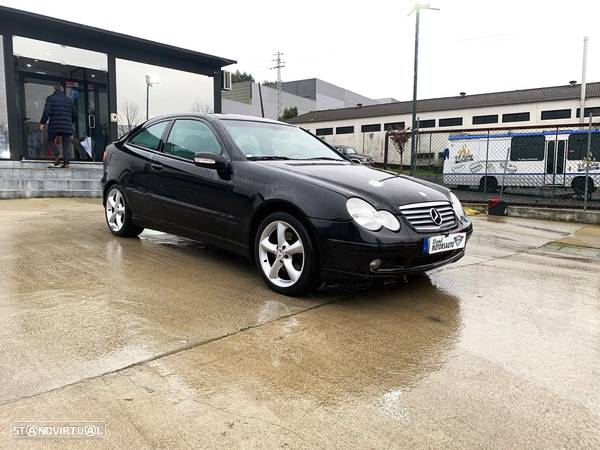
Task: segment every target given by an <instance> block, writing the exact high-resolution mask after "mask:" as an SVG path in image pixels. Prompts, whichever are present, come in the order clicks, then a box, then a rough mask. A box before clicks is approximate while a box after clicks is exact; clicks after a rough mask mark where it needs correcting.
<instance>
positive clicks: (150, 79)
mask: <svg viewBox="0 0 600 450" xmlns="http://www.w3.org/2000/svg"><path fill="white" fill-rule="evenodd" d="M157 84H158V80H157V79H156V77H153V76H152V75H146V120H148V119H149V118H150V88H151V87H153V86H156V85H157Z"/></svg>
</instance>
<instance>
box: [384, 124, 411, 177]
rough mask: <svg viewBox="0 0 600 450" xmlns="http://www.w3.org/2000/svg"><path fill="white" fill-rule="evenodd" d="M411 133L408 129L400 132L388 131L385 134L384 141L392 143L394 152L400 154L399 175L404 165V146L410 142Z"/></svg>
mask: <svg viewBox="0 0 600 450" xmlns="http://www.w3.org/2000/svg"><path fill="white" fill-rule="evenodd" d="M410 136H411V132H410V128H404V129H401V130H389V131H388V132H387V133H386V139H388V137H389V139H390V140H391V141H392V144H394V147H395V148H396V151H397V152H398V153H400V173H402V167H403V165H404V146H405V145H406V143H407V142H408V141H409V140H410Z"/></svg>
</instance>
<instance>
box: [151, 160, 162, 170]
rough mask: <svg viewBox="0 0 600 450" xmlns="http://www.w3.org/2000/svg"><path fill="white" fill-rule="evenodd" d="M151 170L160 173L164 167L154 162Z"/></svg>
mask: <svg viewBox="0 0 600 450" xmlns="http://www.w3.org/2000/svg"><path fill="white" fill-rule="evenodd" d="M150 168H151V169H152V170H156V171H159V170H162V169H163V165H162V164H161V163H155V162H153V163H150Z"/></svg>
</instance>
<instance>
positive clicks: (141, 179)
mask: <svg viewBox="0 0 600 450" xmlns="http://www.w3.org/2000/svg"><path fill="white" fill-rule="evenodd" d="M169 124H170V120H165V121H161V122H158V123H152V124H150V125H149V126H146V127H144V128H142V129H141V130H139V131H138V132H137V133H135V134H134V135H133V136H132V137H131V138H129V139H128V140H127V141H126V142H125V144H124V145H123V151H124V152H125V153H126V155H127V157H126V158H127V160H126V164H124V165H123V168H124V170H123V173H122V174H121V179H120V180H119V183H120V184H121V185H122V186H123V187H124V188H125V193H126V195H127V200H128V201H129V205H130V207H131V210H132V211H133V214H134V215H137V216H145V217H149V218H152V217H153V215H154V202H153V200H152V195H153V194H154V191H155V190H156V187H157V184H156V180H155V179H154V178H155V177H154V174H153V173H152V171H151V163H152V159H153V158H154V155H155V154H156V152H157V151H158V150H159V149H160V147H161V143H162V139H163V138H164V136H165V135H166V132H167V130H168V125H169Z"/></svg>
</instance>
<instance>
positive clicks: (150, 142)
mask: <svg viewBox="0 0 600 450" xmlns="http://www.w3.org/2000/svg"><path fill="white" fill-rule="evenodd" d="M167 125H169V122H168V121H166V122H159V123H155V124H154V125H151V126H149V127H148V128H144V129H143V130H142V131H140V132H139V133H138V134H136V135H135V136H134V137H132V138H131V139H130V141H129V142H130V143H132V144H133V145H139V146H141V147H146V148H149V149H151V150H158V147H159V145H160V138H161V137H162V135H163V132H164V131H165V128H167Z"/></svg>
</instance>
